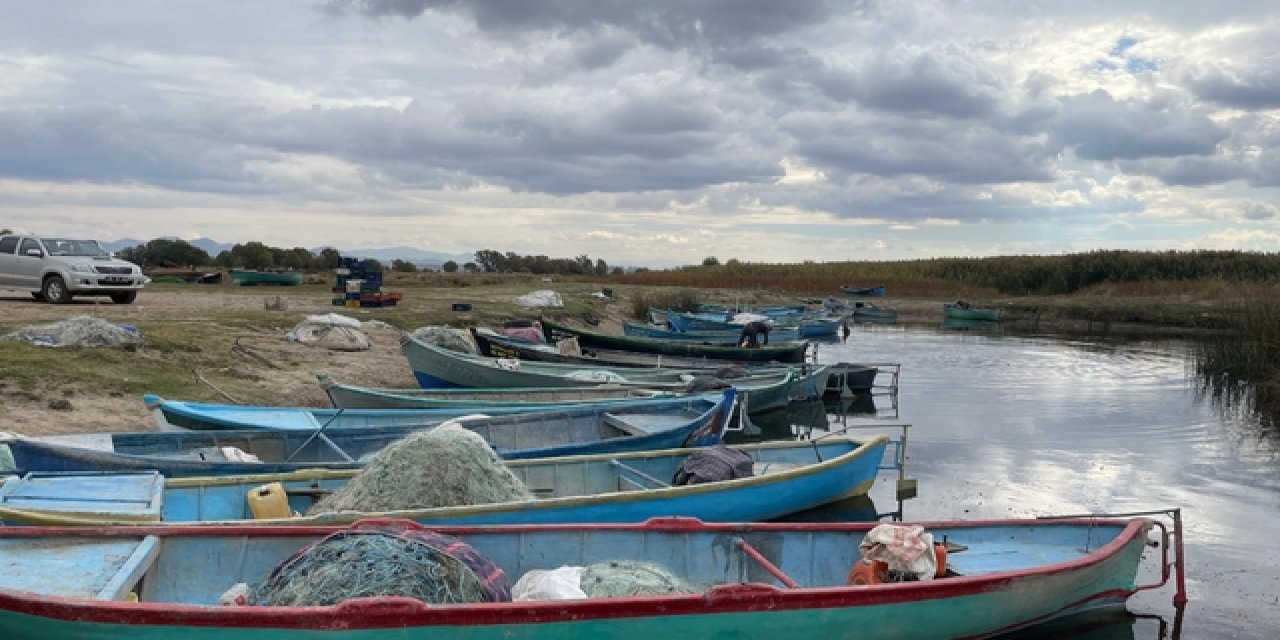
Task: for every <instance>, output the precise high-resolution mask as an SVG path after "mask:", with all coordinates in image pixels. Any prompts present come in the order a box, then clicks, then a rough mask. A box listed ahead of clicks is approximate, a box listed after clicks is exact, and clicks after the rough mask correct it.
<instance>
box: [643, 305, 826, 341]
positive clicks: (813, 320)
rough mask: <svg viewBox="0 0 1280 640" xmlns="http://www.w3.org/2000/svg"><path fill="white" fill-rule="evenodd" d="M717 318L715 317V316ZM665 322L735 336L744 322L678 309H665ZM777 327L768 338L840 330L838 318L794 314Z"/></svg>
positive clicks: (694, 330) (816, 335)
mask: <svg viewBox="0 0 1280 640" xmlns="http://www.w3.org/2000/svg"><path fill="white" fill-rule="evenodd" d="M717 317H718V318H719V319H716V318H717ZM666 319H667V324H668V325H669V326H670V327H671V328H672V329H673V330H675V331H678V332H681V333H699V332H706V331H713V332H728V333H733V334H734V336H735V338H736V337H737V336H738V335H740V332H741V331H742V326H743V324H745V323H735V322H730V321H727V320H725V319H724V317H723V316H715V315H714V314H698V313H681V312H679V311H672V310H667V312H666ZM777 327H778V328H776V329H774V331H773V332H772V333H770V338H773V337H774V335H780V334H778V331H779V330H785V331H791V330H794V331H795V332H796V334H797V335H798V337H799V338H820V337H822V336H834V335H836V334H837V333H839V332H840V318H832V317H825V316H824V317H804V316H795V317H794V318H787V319H785V320H778V325H777Z"/></svg>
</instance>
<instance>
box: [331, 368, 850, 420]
mask: <svg viewBox="0 0 1280 640" xmlns="http://www.w3.org/2000/svg"><path fill="white" fill-rule="evenodd" d="M832 369H833V367H832V365H801V366H798V367H796V368H794V369H792V368H786V369H772V370H769V371H767V372H766V371H760V372H757V373H756V374H755V375H750V376H747V377H742V378H730V379H727V380H723V383H724V384H726V385H729V386H731V387H732V388H733V389H734V390H735V391H737V392H738V396H739V400H740V402H741V403H742V404H743V405H746V406H749V407H750V410H751V411H764V410H768V409H776V408H779V407H782V406H785V405H786V404H787V403H788V402H791V401H795V400H807V399H810V398H817V397H820V396H822V394H823V393H825V391H826V389H827V387H828V386H830V384H831V382H830V380H829V377H830V375H831V371H832ZM713 373H714V372H713V371H712V370H707V371H706V372H704V374H703V375H708V376H709V375H712V374H713ZM317 378H319V381H320V387H321V388H322V389H324V391H325V393H326V394H328V396H329V401H330V402H331V403H332V404H333V406H334V407H336V408H341V409H421V408H435V409H463V408H470V409H471V410H473V411H480V412H484V411H487V410H488V407H493V406H495V405H498V406H500V407H501V408H502V409H505V410H517V409H522V410H526V411H537V410H543V409H557V408H558V409H570V408H575V407H583V406H593V407H601V406H603V407H607V406H626V405H629V404H632V405H633V404H635V403H636V402H638V401H639V399H630V400H625V399H617V400H610V399H597V400H588V398H593V397H596V398H605V397H607V396H604V395H603V394H605V393H608V394H611V395H613V396H615V397H621V394H625V393H628V392H639V393H647V394H654V397H653V399H655V400H662V399H670V398H680V397H686V396H690V395H695V396H708V394H711V396H716V397H718V394H719V392H718V391H712V392H704V393H699V394H689V393H687V390H688V389H689V385H688V384H684V383H679V384H670V385H655V386H651V387H634V388H633V387H627V386H618V385H605V386H600V387H545V388H536V387H535V388H529V389H502V388H487V389H394V388H370V387H360V386H356V385H347V384H340V383H338V382H335V381H334V380H333V379H332V378H330V377H328V376H327V375H325V374H320V375H319V376H317ZM576 391H582V392H584V393H583V394H581V395H579V394H576V393H575V392H576ZM468 392H474V393H468ZM595 392H599V395H597V393H595ZM575 397H582V398H583V400H581V401H579V402H576V403H575V402H574V401H573V398H575Z"/></svg>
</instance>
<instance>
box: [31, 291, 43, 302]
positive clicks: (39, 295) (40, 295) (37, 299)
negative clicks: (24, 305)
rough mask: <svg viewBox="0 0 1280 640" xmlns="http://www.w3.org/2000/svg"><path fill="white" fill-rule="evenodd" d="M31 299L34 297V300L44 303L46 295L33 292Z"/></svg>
mask: <svg viewBox="0 0 1280 640" xmlns="http://www.w3.org/2000/svg"><path fill="white" fill-rule="evenodd" d="M31 297H32V298H35V299H36V301H38V302H44V294H43V293H40V292H39V291H32V292H31Z"/></svg>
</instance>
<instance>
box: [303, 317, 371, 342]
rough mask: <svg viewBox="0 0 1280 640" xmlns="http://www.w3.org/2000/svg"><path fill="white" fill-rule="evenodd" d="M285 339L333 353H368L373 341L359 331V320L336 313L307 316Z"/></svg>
mask: <svg viewBox="0 0 1280 640" xmlns="http://www.w3.org/2000/svg"><path fill="white" fill-rule="evenodd" d="M285 337H286V338H288V339H289V340H293V341H295V342H300V343H302V344H305V345H310V346H313V347H323V348H325V349H330V350H333V351H368V350H369V349H372V348H373V341H372V340H370V339H369V336H368V335H366V334H365V333H364V332H363V331H361V330H360V321H359V320H356V319H355V318H349V317H347V316H344V315H340V314H336V313H329V314H325V315H319V316H307V318H306V319H305V320H303V321H302V322H299V323H298V324H297V325H296V326H295V327H294V328H293V330H292V331H290V332H289V333H288V334H286V335H285Z"/></svg>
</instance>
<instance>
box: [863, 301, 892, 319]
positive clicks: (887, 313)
mask: <svg viewBox="0 0 1280 640" xmlns="http://www.w3.org/2000/svg"><path fill="white" fill-rule="evenodd" d="M853 317H854V318H857V319H859V320H897V319H898V311H897V309H889V308H887V307H881V306H877V305H874V304H871V303H870V302H864V301H861V300H859V301H857V302H854V303H853Z"/></svg>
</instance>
